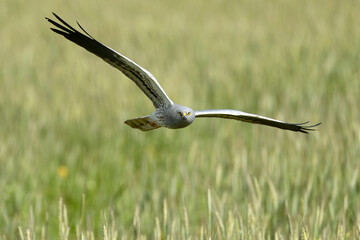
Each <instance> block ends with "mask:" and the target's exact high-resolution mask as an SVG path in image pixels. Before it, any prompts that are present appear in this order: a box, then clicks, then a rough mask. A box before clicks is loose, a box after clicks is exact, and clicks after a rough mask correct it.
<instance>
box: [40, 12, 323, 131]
mask: <svg viewBox="0 0 360 240" xmlns="http://www.w3.org/2000/svg"><path fill="white" fill-rule="evenodd" d="M53 14H54V16H55V17H56V18H57V19H58V20H59V21H60V22H61V23H62V24H60V23H57V22H55V21H53V20H51V19H49V18H46V19H47V20H48V21H49V22H50V23H51V24H53V25H54V26H56V27H57V28H51V30H52V31H54V32H56V33H58V34H60V35H62V36H64V37H65V38H67V39H68V40H70V41H72V42H74V43H76V44H77V45H79V46H81V47H83V48H85V49H86V50H88V51H89V52H91V53H93V54H95V55H97V56H98V57H100V58H102V59H103V60H104V61H105V62H107V63H109V64H110V65H111V66H113V67H115V68H117V69H119V70H120V71H121V72H122V73H123V74H125V75H126V76H127V77H128V78H129V79H131V80H132V81H133V82H134V83H135V84H136V85H137V86H138V87H139V88H140V89H141V90H142V91H143V93H144V94H145V95H146V96H147V97H148V98H149V99H150V100H151V101H152V103H153V105H154V107H155V111H154V112H153V113H152V114H150V115H148V116H144V117H140V118H135V119H130V120H127V121H125V123H126V124H127V125H129V126H131V127H133V128H137V129H140V130H142V131H149V130H153V129H157V128H159V127H166V128H170V129H178V128H184V127H187V126H189V125H190V124H191V123H192V122H193V121H194V120H195V118H202V117H216V118H226V119H234V120H239V121H244V122H249V123H256V124H262V125H268V126H272V127H277V128H281V129H285V130H291V131H297V132H303V133H308V132H307V131H310V130H313V127H315V126H318V125H319V124H320V123H318V124H315V125H312V126H306V125H305V124H307V123H308V122H306V123H302V124H291V123H286V122H282V121H278V120H275V119H271V118H267V117H262V116H259V115H255V114H250V113H245V112H241V111H236V110H231V109H209V110H201V111H194V110H192V109H191V108H189V107H186V106H182V105H179V104H175V103H174V102H173V101H171V99H170V98H169V97H168V96H167V95H166V93H165V91H164V90H163V89H162V88H161V86H160V84H159V83H158V81H157V80H156V79H155V77H154V76H153V75H152V74H151V73H150V72H149V71H147V70H146V69H144V68H142V67H141V66H139V65H138V64H136V63H135V62H133V61H132V60H130V59H129V58H127V57H125V56H123V55H121V54H120V53H118V52H116V51H114V50H112V49H111V48H109V47H107V46H105V45H103V44H101V43H100V42H98V41H96V40H95V39H94V38H93V37H92V36H91V35H89V34H88V33H87V32H86V31H85V30H84V29H83V28H82V27H81V26H80V25H79V24H78V25H79V27H80V28H81V29H82V30H83V31H84V33H85V34H86V35H84V34H82V33H80V32H79V31H77V30H76V29H74V28H73V27H71V26H70V25H69V24H68V23H66V22H65V21H64V20H62V19H61V18H60V17H59V16H57V15H56V14H55V13H53Z"/></svg>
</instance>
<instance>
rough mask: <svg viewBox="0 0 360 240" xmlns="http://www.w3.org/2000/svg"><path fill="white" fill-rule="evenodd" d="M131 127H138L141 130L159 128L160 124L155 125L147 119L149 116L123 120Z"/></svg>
mask: <svg viewBox="0 0 360 240" xmlns="http://www.w3.org/2000/svg"><path fill="white" fill-rule="evenodd" d="M124 123H125V124H127V125H129V126H130V127H132V128H137V129H140V130H141V131H150V130H154V129H157V128H159V127H160V126H158V125H156V124H155V123H153V122H150V121H149V116H145V117H140V118H135V119H129V120H126V121H125V122H124Z"/></svg>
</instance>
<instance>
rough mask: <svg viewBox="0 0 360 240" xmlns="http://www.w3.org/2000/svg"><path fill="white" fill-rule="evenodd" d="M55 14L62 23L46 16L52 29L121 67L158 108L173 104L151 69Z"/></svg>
mask: <svg viewBox="0 0 360 240" xmlns="http://www.w3.org/2000/svg"><path fill="white" fill-rule="evenodd" d="M53 14H54V16H55V17H56V18H57V19H58V20H59V21H60V23H62V24H60V23H57V22H55V21H53V20H51V19H49V18H46V20H48V21H49V22H50V23H51V24H53V25H54V26H55V27H57V28H50V29H51V30H52V31H54V32H55V33H57V34H60V35H62V36H64V37H65V38H66V39H68V40H70V41H72V42H73V43H75V44H77V45H79V46H81V47H83V48H85V49H86V50H87V51H89V52H91V53H93V54H95V55H96V56H98V57H100V58H102V59H103V60H104V61H105V62H107V63H109V64H110V65H111V66H113V67H115V68H117V69H119V70H120V71H121V72H122V73H123V74H125V76H127V77H128V78H130V79H131V80H132V81H133V82H134V83H135V84H136V85H137V86H138V87H139V88H140V89H141V90H142V91H143V92H144V93H145V95H146V96H147V97H148V98H149V99H150V100H151V101H152V103H153V104H154V106H155V107H156V108H159V107H165V106H168V105H171V104H173V102H172V101H171V100H170V98H169V97H168V96H167V95H166V93H165V91H164V90H163V89H162V88H161V86H160V84H159V83H158V81H157V80H156V79H155V77H154V76H153V75H152V74H151V73H150V72H149V71H147V70H146V69H144V68H142V67H141V66H139V65H138V64H136V63H135V62H133V61H132V60H130V59H129V58H127V57H125V56H123V55H121V54H120V53H118V52H116V51H114V50H113V49H111V48H109V47H107V46H105V45H103V44H101V43H100V42H98V41H97V40H95V39H94V38H93V37H92V36H91V35H90V34H88V33H87V32H86V31H85V30H84V28H83V27H81V26H80V24H79V23H77V24H78V25H79V27H80V28H81V30H82V31H84V33H85V34H86V35H84V34H82V33H81V32H79V31H77V30H76V29H75V28H73V27H71V26H70V25H69V24H68V23H66V22H65V21H64V20H63V19H61V18H60V17H59V16H58V15H56V14H55V13H53Z"/></svg>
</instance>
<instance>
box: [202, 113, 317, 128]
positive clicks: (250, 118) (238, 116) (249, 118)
mask: <svg viewBox="0 0 360 240" xmlns="http://www.w3.org/2000/svg"><path fill="white" fill-rule="evenodd" d="M195 117H197V118H199V117H215V118H228V119H234V120H238V121H243V122H249V123H256V124H262V125H267V126H271V127H277V128H281V129H285V130H291V131H295V132H302V133H308V132H307V131H313V130H314V129H313V128H314V127H316V126H318V125H320V124H321V123H318V124H315V125H310V126H309V125H306V124H307V123H308V122H305V123H300V124H292V123H286V122H282V121H279V120H275V119H271V118H267V117H263V116H259V115H255V114H250V113H246V112H241V111H236V110H230V109H209V110H202V111H196V112H195Z"/></svg>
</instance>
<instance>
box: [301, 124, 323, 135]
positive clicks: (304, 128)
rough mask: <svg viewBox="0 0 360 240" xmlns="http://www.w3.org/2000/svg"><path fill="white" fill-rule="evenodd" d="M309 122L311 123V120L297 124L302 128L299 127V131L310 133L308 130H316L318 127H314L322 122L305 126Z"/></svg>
mask: <svg viewBox="0 0 360 240" xmlns="http://www.w3.org/2000/svg"><path fill="white" fill-rule="evenodd" d="M307 123H309V121H307V122H305V123H303V124H295V125H296V126H299V127H300V129H298V131H299V132H302V133H306V134H309V132H307V131H316V129H314V127H317V126H319V125H320V124H321V122H319V123H317V124H314V125H310V126H304V124H307Z"/></svg>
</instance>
